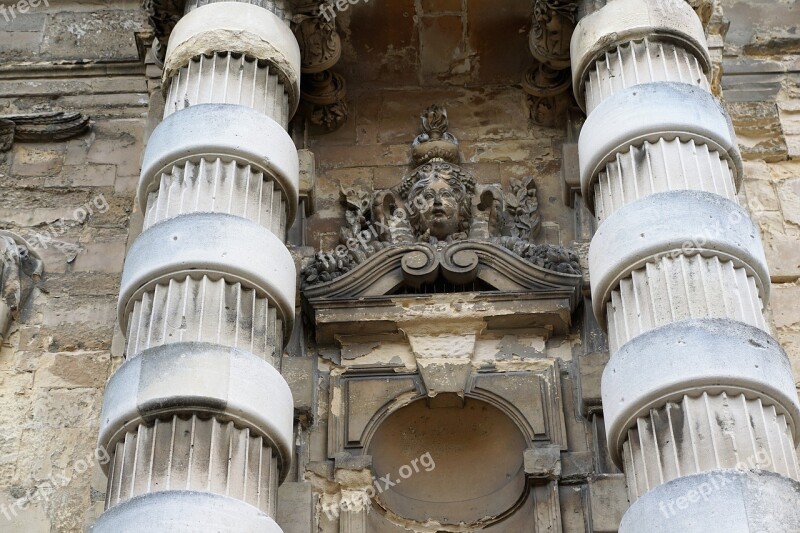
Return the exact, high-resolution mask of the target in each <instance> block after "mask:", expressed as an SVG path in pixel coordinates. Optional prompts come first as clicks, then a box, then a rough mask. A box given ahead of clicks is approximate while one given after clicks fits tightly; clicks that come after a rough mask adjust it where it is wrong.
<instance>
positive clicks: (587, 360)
mask: <svg viewBox="0 0 800 533" xmlns="http://www.w3.org/2000/svg"><path fill="white" fill-rule="evenodd" d="M606 363H608V352H592V353H587V354H585V355H582V356H580V357H579V358H578V376H579V377H578V382H579V383H580V400H581V413H582V414H583V415H584V416H587V415H588V414H590V413H591V412H592V411H595V410H600V409H602V405H601V404H602V397H601V395H600V380H601V379H602V377H603V370H605V368H606Z"/></svg>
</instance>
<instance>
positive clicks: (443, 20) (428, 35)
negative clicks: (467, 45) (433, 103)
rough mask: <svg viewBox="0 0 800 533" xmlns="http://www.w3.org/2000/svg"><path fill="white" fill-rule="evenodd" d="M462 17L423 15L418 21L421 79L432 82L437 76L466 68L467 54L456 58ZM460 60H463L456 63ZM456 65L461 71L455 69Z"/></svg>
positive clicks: (464, 71) (464, 70)
mask: <svg viewBox="0 0 800 533" xmlns="http://www.w3.org/2000/svg"><path fill="white" fill-rule="evenodd" d="M463 22H464V21H463V19H462V18H461V16H460V15H444V16H438V17H423V18H422V19H421V20H420V23H419V40H420V45H419V46H420V49H419V57H420V68H421V70H422V76H423V78H424V79H425V80H429V81H436V80H437V79H438V76H441V75H449V74H454V73H456V72H458V73H459V74H465V73H467V72H468V71H469V67H468V65H469V64H470V63H469V58H468V57H460V56H461V54H462V53H463V52H462V51H463V50H464V45H463V41H462V34H463V27H462V25H463ZM460 61H464V63H462V64H460V65H459V62H460ZM459 66H460V67H461V69H462V70H460V71H458V69H459Z"/></svg>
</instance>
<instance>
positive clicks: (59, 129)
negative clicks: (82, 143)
mask: <svg viewBox="0 0 800 533" xmlns="http://www.w3.org/2000/svg"><path fill="white" fill-rule="evenodd" d="M90 126H91V120H90V119H89V117H88V116H86V115H82V114H81V113H65V112H63V111H51V112H44V113H30V114H25V115H0V152H5V151H8V150H10V149H11V146H12V145H13V144H14V141H22V142H53V141H64V140H67V139H71V138H73V137H77V136H78V135H81V134H83V133H85V132H86V131H88V130H89V128H90Z"/></svg>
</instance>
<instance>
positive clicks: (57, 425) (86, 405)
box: [26, 388, 103, 439]
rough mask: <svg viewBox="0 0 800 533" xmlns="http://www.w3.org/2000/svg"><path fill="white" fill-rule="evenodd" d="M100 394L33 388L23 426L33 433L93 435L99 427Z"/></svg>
mask: <svg viewBox="0 0 800 533" xmlns="http://www.w3.org/2000/svg"><path fill="white" fill-rule="evenodd" d="M102 395H103V393H102V391H100V390H98V389H92V388H81V389H44V388H42V389H36V390H35V392H34V394H33V398H32V400H33V409H32V410H31V413H30V415H29V417H28V420H27V422H26V427H27V428H28V429H30V430H32V431H34V432H37V431H41V430H46V429H82V430H84V431H83V432H84V433H92V431H96V430H97V427H98V426H97V423H98V422H97V421H98V418H99V417H100V405H101V404H102ZM86 430H91V431H86ZM38 438H41V435H39V436H38V437H37V439H38ZM93 438H94V437H92V439H93Z"/></svg>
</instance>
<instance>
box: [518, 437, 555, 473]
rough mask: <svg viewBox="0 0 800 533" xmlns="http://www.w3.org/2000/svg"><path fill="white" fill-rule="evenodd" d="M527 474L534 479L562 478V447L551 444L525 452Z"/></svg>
mask: <svg viewBox="0 0 800 533" xmlns="http://www.w3.org/2000/svg"><path fill="white" fill-rule="evenodd" d="M524 460H525V473H526V474H528V475H529V476H530V477H533V478H543V479H558V478H559V477H560V476H561V446H559V445H557V444H551V445H549V446H539V447H536V448H530V449H527V450H525V455H524Z"/></svg>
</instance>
